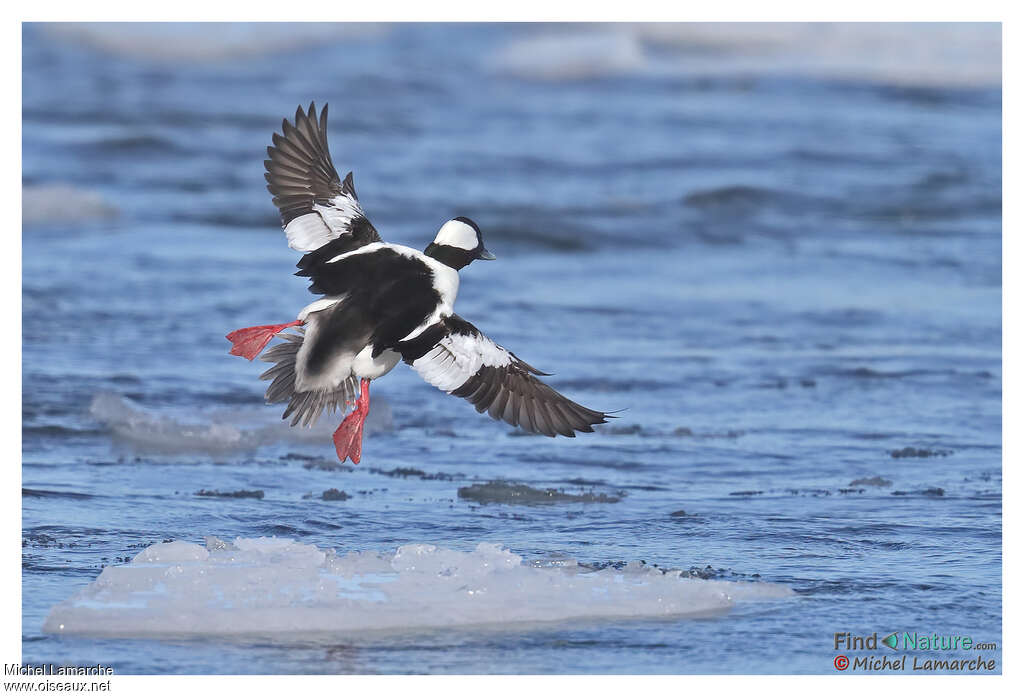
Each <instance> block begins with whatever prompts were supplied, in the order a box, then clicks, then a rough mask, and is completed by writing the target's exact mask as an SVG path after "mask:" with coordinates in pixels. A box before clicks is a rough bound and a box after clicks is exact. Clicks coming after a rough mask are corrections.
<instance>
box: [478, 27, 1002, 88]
mask: <svg viewBox="0 0 1024 697" xmlns="http://www.w3.org/2000/svg"><path fill="white" fill-rule="evenodd" d="M1001 49H1002V40H1001V29H1000V25H999V24H997V23H987V24H986V23H970V24H965V23H952V24H940V23H926V24H920V23H918V24H914V23H882V22H875V23H774V22H773V23H712V22H697V23H668V22H666V23H658V24H607V25H561V26H558V27H556V28H550V27H545V28H543V29H540V30H537V33H535V34H528V35H525V36H521V37H518V38H515V39H512V40H510V41H509V42H508V43H507V44H506V45H505V46H503V47H501V48H500V49H498V51H497V52H496V54H495V56H494V58H493V64H494V65H493V67H494V69H495V70H497V71H498V72H500V73H504V74H510V75H513V76H515V77H518V78H522V79H527V80H535V81H545V82H566V81H579V80H586V79H596V78H607V77H615V76H623V75H625V76H630V77H651V76H655V77H658V76H660V77H673V78H679V77H682V78H708V77H745V78H746V77H771V76H794V77H811V78H825V79H833V80H840V81H847V82H867V83H874V84H882V85H890V86H898V87H908V86H913V87H952V88H960V87H968V88H971V87H985V88H992V87H999V85H1000V84H1001V82H1002V50H1001ZM895 96H898V95H895Z"/></svg>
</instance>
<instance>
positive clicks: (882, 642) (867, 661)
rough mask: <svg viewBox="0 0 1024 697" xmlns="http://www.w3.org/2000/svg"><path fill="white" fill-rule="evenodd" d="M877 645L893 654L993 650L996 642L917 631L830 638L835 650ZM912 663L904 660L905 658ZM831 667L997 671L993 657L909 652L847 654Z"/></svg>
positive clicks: (846, 634)
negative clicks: (919, 654) (932, 655)
mask: <svg viewBox="0 0 1024 697" xmlns="http://www.w3.org/2000/svg"><path fill="white" fill-rule="evenodd" d="M880 646H884V647H888V648H889V649H891V650H892V651H904V652H915V651H929V652H934V651H956V652H958V653H964V652H968V651H995V650H996V648H997V647H996V644H995V642H978V641H975V640H974V638H973V637H969V636H965V635H959V634H947V635H939V634H938V633H932V634H920V633H918V632H892V633H891V634H887V635H885V636H883V637H882V638H881V639H879V638H878V632H874V633H872V634H870V635H865V636H858V635H855V634H851V633H849V632H836V633H835V634H834V635H833V642H832V648H833V649H834V650H835V651H846V652H851V653H852V652H854V651H877V650H878V649H879V647H880ZM908 657H909V658H910V659H911V660H910V661H909V663H908V661H907V658H908ZM833 665H834V666H835V668H836V670H840V671H845V670H861V671H866V672H881V671H893V672H904V671H907V670H910V671H929V672H931V671H952V672H963V673H983V672H991V671H994V670H995V669H996V660H995V659H994V658H989V659H986V658H985V657H984V656H978V657H976V658H975V657H970V658H967V657H962V656H960V657H956V658H933V657H931V656H927V657H925V656H917V655H913V654H912V653H904V654H903V655H902V656H899V657H897V656H894V655H892V654H887V653H884V654H882V655H881V656H877V655H868V656H853V657H852V659H851V657H850V656H847V655H846V654H840V655H838V656H836V657H835V659H834V661H833Z"/></svg>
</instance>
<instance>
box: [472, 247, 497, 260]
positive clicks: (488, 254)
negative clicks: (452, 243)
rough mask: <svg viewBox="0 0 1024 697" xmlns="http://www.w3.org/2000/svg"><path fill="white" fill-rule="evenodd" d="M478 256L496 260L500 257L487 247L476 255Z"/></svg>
mask: <svg viewBox="0 0 1024 697" xmlns="http://www.w3.org/2000/svg"><path fill="white" fill-rule="evenodd" d="M476 258H477V259H483V260H484V261H494V260H495V259H497V258H498V257H496V256H494V255H493V254H491V253H490V252H488V251H487V250H486V249H481V250H480V253H479V254H477V255H476Z"/></svg>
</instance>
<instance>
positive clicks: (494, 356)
mask: <svg viewBox="0 0 1024 697" xmlns="http://www.w3.org/2000/svg"><path fill="white" fill-rule="evenodd" d="M267 152H268V154H269V159H268V160H266V162H265V164H266V170H267V172H266V179H267V188H268V190H269V191H270V193H271V194H272V195H273V197H274V204H275V205H276V206H277V207H278V209H279V210H280V212H281V222H282V224H283V226H284V231H285V235H286V237H287V239H288V245H289V246H290V247H291V248H292V249H295V250H297V251H299V252H302V253H303V257H302V258H301V259H300V260H299V262H298V264H297V266H298V268H299V271H298V272H297V275H299V276H306V277H308V278H309V279H310V282H311V283H310V286H309V289H310V291H311V292H312V293H314V294H317V295H320V296H322V297H320V298H319V299H317V300H316V301H314V302H312V303H311V304H309V305H308V306H306V307H305V308H304V309H303V310H302V311H301V312H300V313H299V315H298V319H297V320H296V322H293V323H290V324H289V325H273V326H271V325H268V326H266V327H254V328H251V330H262V331H263V334H267V336H266V337H263V335H262V334H260V333H259V332H255V333H254V334H251V335H244V333H245V332H249V331H250V330H249V329H247V330H238V332H233V333H232V334H231V335H229V336H228V338H229V339H231V340H232V341H233V342H234V343H235V344H236V347H235V349H233V350H232V352H233V353H237V354H238V355H244V356H246V357H248V358H252V357H254V356H255V355H256V354H258V353H259V351H260V350H262V348H263V346H265V345H266V342H267V341H269V338H270V336H273V335H275V334H276V335H277V336H279V337H280V338H283V339H284V342H283V343H280V344H277V345H276V346H274V347H272V348H271V349H269V350H268V351H266V352H265V353H264V354H263V356H262V358H263V360H266V361H269V362H272V363H274V364H275V365H274V366H273V367H272V368H270V370H268V371H266V372H265V373H264V374H263V375H262V376H261V377H262V378H263V379H267V380H271V385H270V387H269V388H268V389H267V393H266V399H267V402H268V403H276V402H284V401H287V402H288V407H287V409H286V411H285V414H284V417H285V418H288V417H289V416H290V417H292V425H296V424H299V423H301V424H303V425H310V424H312V423H314V422H315V421H316V420H317V418H318V417H319V416H320V414H321V413H322V412H323V411H324V410H325V409H326V410H328V411H334V410H336V409H343V408H344V407H345V406H346V405H348V404H351V403H353V402H354V401H355V400H356V395H357V394H358V393H359V390H360V381H361V380H362V381H363V385H364V388H365V386H366V385H368V381H369V380H372V379H375V378H378V377H380V376H382V375H384V374H386V373H388V372H389V371H390V370H392V369H393V368H394V367H395V365H397V363H398V362H399V361H404V362H405V363H407V364H409V365H410V366H412V368H413V369H414V370H415V371H416V372H417V373H419V374H420V376H422V377H423V379H424V380H426V381H427V382H428V383H430V384H432V385H434V386H435V387H437V388H439V389H441V390H443V391H445V392H447V393H449V394H452V395H455V396H457V397H462V398H464V399H466V400H468V401H469V402H470V403H472V404H473V405H474V406H475V407H476V409H477V411H478V412H484V411H486V412H487V413H488V415H490V416H491V417H492V418H495V419H500V420H503V421H505V422H507V423H509V424H511V425H513V426H519V427H520V428H523V429H524V430H527V431H531V432H533V433H540V434H544V435H547V436H556V435H563V436H569V437H574V436H575V434H576V432H577V431H582V432H591V431H593V426H594V425H595V424H600V423H604V422H605V420H606V419H607V418H610V417H609V416H608V415H607V414H605V413H603V412H599V411H595V410H593V409H588V408H586V407H583V406H581V405H579V404H577V403H575V402H573V401H571V400H569V399H567V398H566V397H564V396H562V395H561V394H559V393H558V392H556V391H555V390H554V389H552V388H551V387H549V386H547V385H546V384H544V383H543V382H541V381H540V380H539V379H538V377H537V376H540V375H544V373H541V372H540V371H538V370H536V369H534V368H533V367H531V366H530V365H529V364H527V363H525V362H524V361H522V360H520V359H519V358H518V357H516V356H515V354H513V353H512V352H510V351H508V350H507V349H505V348H503V347H501V346H499V345H498V344H496V343H494V342H493V341H491V340H490V339H489V338H487V337H486V336H485V335H484V334H483V333H481V332H480V331H479V330H478V329H477V328H476V327H474V326H473V325H472V324H470V323H469V322H467V321H466V320H464V319H462V318H461V317H459V316H458V315H456V314H455V312H454V308H453V305H454V302H455V298H456V295H457V293H458V288H459V275H458V270H459V269H461V268H463V267H465V266H466V265H468V264H469V263H471V262H472V261H474V260H476V259H493V258H494V256H493V255H492V254H490V252H488V251H487V250H486V249H485V248H484V246H483V241H482V235H481V232H480V228H479V227H478V226H477V225H476V223H474V222H473V221H472V220H470V219H468V218H465V217H458V218H454V219H452V220H449V221H448V222H446V223H445V224H444V225H442V226H441V228H440V229H439V230H438V232H437V235H436V236H435V238H434V240H433V242H431V243H430V245H428V246H427V248H426V249H425V250H424V251H423V252H419V251H417V250H415V249H412V248H409V247H405V246H402V245H397V244H390V243H386V242H384V241H382V240H381V238H380V235H379V234H378V233H377V230H376V229H375V228H374V227H373V225H372V224H371V223H370V221H369V219H368V218H367V216H366V214H365V212H364V211H363V209H362V206H360V204H359V199H358V197H357V196H356V191H355V186H354V184H353V181H352V174H351V173H349V174H348V175H347V176H346V177H345V178H344V179H343V180H342V179H341V178H340V177H339V176H338V173H337V171H336V170H335V168H334V164H333V163H332V161H331V156H330V153H329V151H328V145H327V107H326V106H324V108H323V110H322V111H321V112H320V114H319V115H317V112H316V107H315V105H314V104H310V106H309V109H308V110H307V111H303V110H302V108H299V109H298V110H297V111H296V114H295V120H294V123H289V122H288V121H287V120H285V121H284V122H283V125H282V134H281V135H278V134H276V133H275V134H274V136H273V145H272V146H271V147H269V148H267ZM294 324H301V325H302V327H301V329H299V330H298V333H294V334H285V333H279V331H280V328H282V327H286V326H291V325H294ZM233 335H237V336H233ZM243 335H244V338H239V337H242V336H243ZM253 337H255V338H253ZM256 338H258V339H259V341H256ZM243 344H244V346H243ZM367 400H368V398H367ZM343 427H344V424H343ZM340 430H341V429H340V428H339V431H340ZM359 437H360V438H361V430H360V431H359ZM335 442H336V444H337V442H338V435H337V434H336V435H335ZM342 453H343V449H342V447H341V446H339V457H341V456H342ZM353 459H357V458H353Z"/></svg>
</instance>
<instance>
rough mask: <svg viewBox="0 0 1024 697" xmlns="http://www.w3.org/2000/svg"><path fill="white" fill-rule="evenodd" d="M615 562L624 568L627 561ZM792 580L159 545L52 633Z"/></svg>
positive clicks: (258, 623)
mask: <svg viewBox="0 0 1024 697" xmlns="http://www.w3.org/2000/svg"><path fill="white" fill-rule="evenodd" d="M617 566H618V565H617ZM791 595H793V591H792V590H790V589H789V588H788V587H786V586H782V585H776V584H770V583H760V582H757V583H741V582H730V581H715V580H703V579H700V578H692V577H691V575H690V574H689V573H688V572H684V571H682V570H679V569H676V570H670V571H666V570H662V569H658V568H655V567H653V566H648V565H646V564H644V563H643V562H639V561H634V562H630V563H629V564H627V565H625V566H624V567H623V568H615V566H608V567H605V568H602V569H600V570H593V569H592V568H591V567H588V566H585V565H580V564H578V563H577V562H576V561H575V560H573V559H557V560H552V561H547V562H545V561H537V562H534V563H528V562H527V563H524V561H523V558H522V557H520V556H518V555H516V554H513V553H512V552H511V551H509V550H508V549H504V548H503V547H502V546H501V545H499V544H493V543H481V544H479V545H477V546H476V549H475V550H473V551H472V552H460V551H456V550H453V549H447V548H444V547H439V546H435V545H432V544H409V545H405V546H403V547H400V548H399V549H398V550H397V551H396V552H394V553H382V552H349V553H347V554H338V553H336V552H335V551H334V550H321V549H319V548H317V547H316V546H314V545H310V544H302V543H299V542H295V541H293V540H290V539H279V538H265V537H263V538H256V539H252V538H236V539H235V540H234V541H233V542H225V541H222V540H219V539H217V538H215V537H208V538H206V544H205V546H204V545H198V544H194V543H190V542H183V541H175V542H168V543H160V544H155V545H152V546H150V547H147V548H146V549H144V550H143V551H142V552H140V553H139V554H138V555H137V556H136V557H135V558H134V559H133V560H132V562H131V563H130V564H127V565H123V566H108V567H106V568H105V569H104V570H103V572H102V573H101V574H100V575H99V577H98V578H97V579H96V580H95V581H93V582H92V583H91V584H90V585H89V586H87V587H86V588H84V589H83V590H82V591H80V592H79V593H78V594H76V595H75V596H73V597H71V598H69V599H68V600H66V601H64V602H62V603H60V604H59V605H57V606H55V607H54V608H53V609H52V610H51V611H50V613H49V616H48V617H47V619H46V622H45V623H44V625H43V631H45V632H51V633H58V634H75V635H101V636H120V637H140V636H211V635H214V636H216V635H239V634H241V635H279V634H296V633H304V634H308V633H313V632H315V633H320V632H322V633H328V634H351V633H355V632H365V631H372V630H392V631H393V630H409V629H419V628H428V627H432V628H433V627H458V626H472V625H498V626H504V625H507V624H510V623H525V622H554V621H572V620H577V619H584V618H586V619H595V618H605V619H611V618H640V617H686V616H706V615H709V614H715V613H719V612H723V611H726V610H728V609H729V608H730V607H732V606H733V605H734V603H736V602H743V601H757V600H771V599H780V598H785V597H788V596H791Z"/></svg>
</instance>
